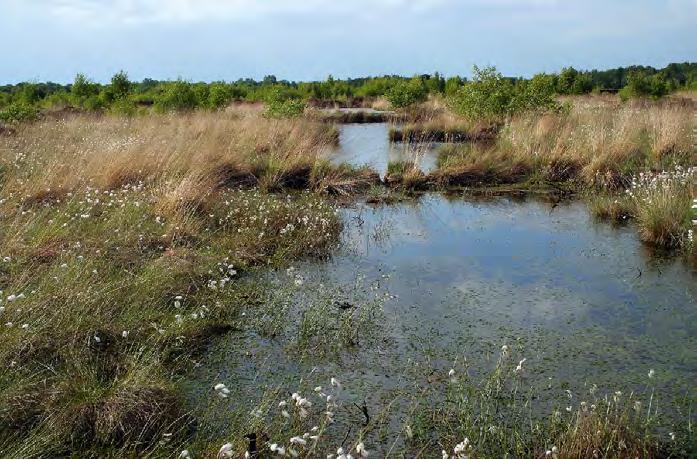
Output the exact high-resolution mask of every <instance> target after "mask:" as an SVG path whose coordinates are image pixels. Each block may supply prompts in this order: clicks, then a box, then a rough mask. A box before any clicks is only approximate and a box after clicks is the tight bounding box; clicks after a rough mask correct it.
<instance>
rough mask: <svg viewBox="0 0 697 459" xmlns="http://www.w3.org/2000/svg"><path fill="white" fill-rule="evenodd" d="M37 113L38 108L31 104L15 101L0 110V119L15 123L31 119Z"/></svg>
mask: <svg viewBox="0 0 697 459" xmlns="http://www.w3.org/2000/svg"><path fill="white" fill-rule="evenodd" d="M38 114H39V112H38V110H37V109H36V107H34V106H33V105H29V104H27V103H25V102H15V103H13V104H10V105H9V106H8V107H7V108H6V109H4V110H3V111H0V121H4V122H5V123H10V124H16V123H21V122H23V121H32V120H34V119H36V117H37V116H38Z"/></svg>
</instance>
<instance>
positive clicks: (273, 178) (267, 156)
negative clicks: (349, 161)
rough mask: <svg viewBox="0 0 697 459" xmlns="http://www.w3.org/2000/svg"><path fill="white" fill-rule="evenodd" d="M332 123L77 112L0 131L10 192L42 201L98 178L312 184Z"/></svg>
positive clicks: (170, 183) (332, 136) (183, 183)
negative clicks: (13, 130) (14, 131)
mask: <svg viewBox="0 0 697 459" xmlns="http://www.w3.org/2000/svg"><path fill="white" fill-rule="evenodd" d="M336 136H337V134H336V131H335V129H334V128H332V127H331V126H326V125H322V124H320V123H314V122H310V121H307V120H270V119H266V118H263V117H262V116H261V115H260V114H259V113H258V112H257V111H255V110H252V109H247V110H232V111H226V112H224V113H205V112H196V113H190V114H177V115H152V116H147V117H137V118H118V117H99V118H95V117H87V116H77V117H72V118H70V119H65V120H61V121H48V120H47V121H42V122H38V123H36V124H30V125H25V126H22V127H21V128H20V129H19V131H18V133H17V134H16V135H15V136H12V137H0V163H1V164H3V170H4V171H5V172H4V177H5V178H4V183H5V190H4V192H5V193H6V194H10V195H14V196H24V197H25V198H27V199H35V200H42V199H44V198H46V197H52V196H55V197H59V196H60V195H61V194H65V193H67V192H69V191H75V190H78V189H84V188H86V187H94V188H100V189H115V188H119V187H120V186H122V185H124V184H127V183H137V182H145V183H155V182H158V183H160V184H161V186H162V187H164V188H172V187H175V188H176V187H179V190H180V192H181V191H183V190H197V189H201V188H212V187H215V186H216V185H217V184H223V183H225V184H228V185H236V184H239V185H250V186H259V187H260V188H263V189H267V190H273V189H278V188H282V187H284V186H289V187H296V188H309V187H310V186H311V184H310V183H308V181H309V178H310V175H311V174H310V172H311V171H312V170H313V168H314V167H315V165H316V164H317V163H319V162H321V161H322V155H323V154H324V152H326V150H327V148H328V147H329V146H330V145H332V144H334V143H335V142H336V139H337V137H336Z"/></svg>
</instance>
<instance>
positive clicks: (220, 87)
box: [208, 83, 234, 110]
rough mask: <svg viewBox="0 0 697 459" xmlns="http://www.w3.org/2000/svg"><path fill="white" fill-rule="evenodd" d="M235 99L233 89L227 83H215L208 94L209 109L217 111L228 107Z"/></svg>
mask: <svg viewBox="0 0 697 459" xmlns="http://www.w3.org/2000/svg"><path fill="white" fill-rule="evenodd" d="M233 98H234V93H233V91H232V88H231V87H230V86H229V85H227V84H225V83H213V84H211V86H210V90H209V92H208V107H210V108H212V109H214V110H217V109H220V108H223V107H226V106H227V105H229V104H230V102H231V101H232V99H233Z"/></svg>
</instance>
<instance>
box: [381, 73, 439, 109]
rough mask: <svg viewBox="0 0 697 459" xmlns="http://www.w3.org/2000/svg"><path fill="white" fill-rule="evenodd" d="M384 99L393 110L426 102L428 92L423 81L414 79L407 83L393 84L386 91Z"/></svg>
mask: <svg viewBox="0 0 697 459" xmlns="http://www.w3.org/2000/svg"><path fill="white" fill-rule="evenodd" d="M385 97H387V100H388V101H389V102H390V104H391V105H392V107H393V108H404V107H409V106H411V105H414V104H418V103H419V102H423V101H424V100H426V98H427V97H428V90H427V89H426V87H425V85H424V83H423V80H421V78H417V77H415V78H412V79H411V80H409V81H400V82H399V83H397V84H395V85H394V86H392V87H391V88H390V89H389V90H388V91H387V93H386V94H385Z"/></svg>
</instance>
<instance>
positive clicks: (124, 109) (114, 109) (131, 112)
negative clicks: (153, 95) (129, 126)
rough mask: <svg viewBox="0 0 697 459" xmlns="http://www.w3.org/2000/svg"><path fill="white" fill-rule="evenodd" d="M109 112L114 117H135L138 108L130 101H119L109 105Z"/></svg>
mask: <svg viewBox="0 0 697 459" xmlns="http://www.w3.org/2000/svg"><path fill="white" fill-rule="evenodd" d="M109 111H110V112H111V113H112V114H114V115H121V116H135V115H137V114H138V106H137V105H136V103H135V102H134V101H133V100H131V99H119V100H116V101H115V102H113V103H112V104H111V107H109Z"/></svg>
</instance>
